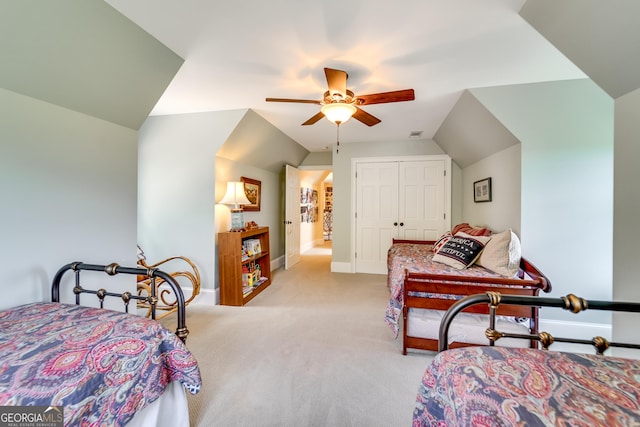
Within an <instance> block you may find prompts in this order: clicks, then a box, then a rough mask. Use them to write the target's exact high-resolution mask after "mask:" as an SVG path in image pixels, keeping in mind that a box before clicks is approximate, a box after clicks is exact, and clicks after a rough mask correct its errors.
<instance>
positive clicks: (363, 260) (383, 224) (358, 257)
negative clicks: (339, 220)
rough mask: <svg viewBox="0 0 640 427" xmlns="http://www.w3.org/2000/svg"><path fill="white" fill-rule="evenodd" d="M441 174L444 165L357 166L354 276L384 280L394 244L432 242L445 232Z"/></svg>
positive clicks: (434, 162)
mask: <svg viewBox="0 0 640 427" xmlns="http://www.w3.org/2000/svg"><path fill="white" fill-rule="evenodd" d="M445 171H446V162H445V161H444V160H420V161H397V160H394V161H386V162H371V163H369V162H363V163H357V165H356V187H355V190H356V196H355V197H356V218H355V230H356V231H355V232H356V236H355V242H356V254H355V271H356V272H357V273H374V274H387V252H388V250H389V247H390V246H391V244H392V241H393V239H394V238H400V239H412V240H436V239H437V238H438V237H439V236H440V235H442V233H444V232H445V230H447V228H448V220H447V219H446V218H445V213H446V212H447V207H446V203H447V201H448V197H447V194H446V193H445V192H446V191H447V189H448V188H449V186H448V185H447V184H446V179H447V177H446V175H445Z"/></svg>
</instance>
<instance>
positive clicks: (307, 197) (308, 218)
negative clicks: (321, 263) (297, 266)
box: [300, 169, 333, 255]
mask: <svg viewBox="0 0 640 427" xmlns="http://www.w3.org/2000/svg"><path fill="white" fill-rule="evenodd" d="M332 240H333V173H332V171H331V170H330V169H318V170H309V169H301V170H300V252H301V254H303V255H310V254H315V255H320V254H322V255H331V253H332Z"/></svg>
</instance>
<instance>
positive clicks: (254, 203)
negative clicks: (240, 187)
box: [240, 176, 262, 212]
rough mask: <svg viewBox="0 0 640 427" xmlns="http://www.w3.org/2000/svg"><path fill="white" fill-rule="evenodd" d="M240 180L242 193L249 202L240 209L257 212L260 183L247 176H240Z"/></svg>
mask: <svg viewBox="0 0 640 427" xmlns="http://www.w3.org/2000/svg"><path fill="white" fill-rule="evenodd" d="M240 181H241V182H242V183H243V184H244V194H245V195H246V196H247V199H249V201H250V202H251V204H249V205H242V210H243V211H245V212H259V211H260V198H261V186H262V183H261V182H260V181H258V180H257V179H252V178H247V177H246V176H241V177H240Z"/></svg>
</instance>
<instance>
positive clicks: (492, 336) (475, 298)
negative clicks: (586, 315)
mask: <svg viewBox="0 0 640 427" xmlns="http://www.w3.org/2000/svg"><path fill="white" fill-rule="evenodd" d="M482 303H484V304H488V305H489V327H488V328H487V330H486V331H485V335H486V337H487V339H488V340H489V345H490V346H494V345H495V342H496V341H498V340H499V339H500V338H521V339H527V340H535V341H539V342H540V343H541V345H542V350H548V349H549V346H551V344H553V343H554V342H564V343H573V344H591V345H593V346H594V348H595V349H596V352H597V354H599V355H602V354H604V352H605V351H606V350H607V349H608V348H610V347H619V348H629V349H640V344H630V343H622V342H611V341H609V340H607V339H606V338H604V337H601V336H597V337H594V338H593V339H592V340H590V341H589V340H582V339H577V338H562V337H554V336H552V335H551V334H550V333H548V332H539V333H537V334H511V333H506V332H500V331H497V330H495V316H496V312H497V309H498V306H499V305H500V304H503V305H520V306H532V307H557V308H562V309H564V310H568V311H571V312H572V313H579V312H581V311H585V310H587V309H591V310H604V311H622V312H631V313H640V303H637V302H617V301H597V300H592V301H589V300H586V299H584V298H580V297H577V296H575V295H574V294H568V295H566V296H563V297H560V298H548V297H533V296H523V295H507V294H500V293H498V292H487V293H484V294H474V295H469V296H467V297H465V298H463V299H461V300H459V301H457V302H456V303H455V304H453V305H452V306H451V307H450V308H449V309H448V310H447V312H446V313H445V314H444V316H443V318H442V322H441V323H440V331H439V339H438V351H444V350H447V349H448V345H449V344H448V342H449V327H450V325H451V321H452V320H453V318H454V317H455V316H456V315H457V314H458V313H460V312H461V311H462V310H464V309H465V308H467V307H469V306H472V305H476V304H482Z"/></svg>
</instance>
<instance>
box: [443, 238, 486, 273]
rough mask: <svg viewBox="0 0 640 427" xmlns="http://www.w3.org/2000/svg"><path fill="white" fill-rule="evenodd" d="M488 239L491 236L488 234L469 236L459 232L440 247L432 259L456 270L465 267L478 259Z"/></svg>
mask: <svg viewBox="0 0 640 427" xmlns="http://www.w3.org/2000/svg"><path fill="white" fill-rule="evenodd" d="M489 240H491V237H488V236H471V235H469V234H465V233H461V232H459V233H458V234H456V235H455V236H453V237H452V238H451V239H449V241H448V242H447V243H445V244H444V246H443V247H442V248H440V250H439V251H438V252H437V253H436V254H435V255H434V256H433V260H434V261H436V262H441V263H443V264H446V265H448V266H450V267H453V268H455V269H457V270H462V269H465V268H467V267H469V266H470V265H471V264H473V263H474V261H475V260H476V259H478V256H480V253H481V252H482V249H484V247H485V245H486V244H487V242H488V241H489Z"/></svg>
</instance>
